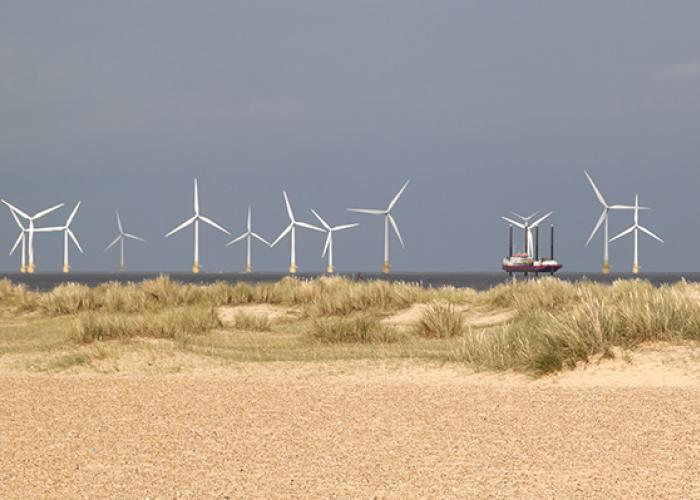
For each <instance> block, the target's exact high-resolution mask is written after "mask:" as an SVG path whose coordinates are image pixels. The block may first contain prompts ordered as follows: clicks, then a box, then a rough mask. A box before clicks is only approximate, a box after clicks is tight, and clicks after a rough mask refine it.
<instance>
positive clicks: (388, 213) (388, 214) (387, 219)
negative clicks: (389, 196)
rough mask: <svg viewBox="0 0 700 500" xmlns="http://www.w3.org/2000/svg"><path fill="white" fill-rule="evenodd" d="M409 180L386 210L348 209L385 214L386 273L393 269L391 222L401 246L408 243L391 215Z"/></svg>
mask: <svg viewBox="0 0 700 500" xmlns="http://www.w3.org/2000/svg"><path fill="white" fill-rule="evenodd" d="M409 182H411V181H410V180H408V181H406V183H405V184H404V185H403V187H402V188H401V190H399V192H398V193H396V196H394V199H393V200H391V202H390V203H389V206H388V207H386V209H385V210H378V209H373V208H348V211H350V212H356V213H359V214H370V215H383V216H384V267H383V272H384V273H388V272H389V271H390V270H391V264H390V263H389V224H391V226H392V227H393V228H394V232H395V233H396V236H397V237H398V238H399V242H400V243H401V247H402V248H406V245H404V243H403V238H401V233H400V232H399V226H398V225H397V224H396V220H395V219H394V217H393V216H392V215H391V211H392V210H393V208H394V206H395V205H396V202H397V201H399V198H400V197H401V195H402V194H403V192H404V190H405V189H406V187H408V183H409Z"/></svg>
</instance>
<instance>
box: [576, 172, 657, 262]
mask: <svg viewBox="0 0 700 500" xmlns="http://www.w3.org/2000/svg"><path fill="white" fill-rule="evenodd" d="M583 173H584V174H586V177H587V178H588V182H590V184H591V187H592V188H593V191H594V192H595V195H596V197H597V198H598V201H599V202H600V204H601V205H603V212H602V213H601V214H600V218H599V219H598V222H597V223H596V225H595V227H594V228H593V231H592V232H591V235H590V236H589V237H588V240H587V241H586V246H588V244H589V243H590V242H591V240H592V239H593V236H595V233H596V232H597V231H598V229H600V226H601V225H603V274H608V273H609V272H610V261H609V258H608V214H609V212H610V210H634V207H633V206H630V205H608V203H607V202H606V201H605V198H604V197H603V194H602V193H601V192H600V190H599V189H598V187H597V186H596V185H595V183H594V182H593V179H591V176H590V175H588V172H586V171H585V170H584V171H583ZM639 209H640V210H646V209H647V207H639Z"/></svg>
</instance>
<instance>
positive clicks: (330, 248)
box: [311, 208, 359, 273]
mask: <svg viewBox="0 0 700 500" xmlns="http://www.w3.org/2000/svg"><path fill="white" fill-rule="evenodd" d="M311 213H313V214H314V215H315V216H316V218H317V219H318V221H319V222H320V223H321V225H322V226H323V227H324V228H326V232H327V233H328V236H326V244H325V245H324V246H323V253H322V254H321V257H325V256H326V252H328V266H327V267H326V272H327V273H332V272H334V271H335V269H334V267H333V232H334V231H342V230H343V229H350V228H352V227H357V226H359V224H358V223H356V222H355V223H352V224H342V225H340V226H333V227H331V226H330V225H329V224H328V223H327V222H326V221H325V220H323V219H322V218H321V216H320V215H318V213H316V211H315V210H314V209H313V208H312V209H311Z"/></svg>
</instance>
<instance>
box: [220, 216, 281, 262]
mask: <svg viewBox="0 0 700 500" xmlns="http://www.w3.org/2000/svg"><path fill="white" fill-rule="evenodd" d="M244 238H245V239H246V265H245V272H247V273H252V272H253V256H252V250H251V238H255V239H256V240H258V241H260V242H262V243H265V244H266V245H267V246H271V244H270V242H268V241H267V240H266V239H265V238H263V237H262V236H260V235H259V234H257V233H254V232H253V229H252V220H251V208H250V206H248V218H247V220H246V231H245V233H243V234H242V235H240V236H238V237H236V238H235V239H233V240H231V241H229V242H228V243H226V246H227V247H228V246H231V245H233V244H234V243H238V242H239V241H241V240H242V239H244Z"/></svg>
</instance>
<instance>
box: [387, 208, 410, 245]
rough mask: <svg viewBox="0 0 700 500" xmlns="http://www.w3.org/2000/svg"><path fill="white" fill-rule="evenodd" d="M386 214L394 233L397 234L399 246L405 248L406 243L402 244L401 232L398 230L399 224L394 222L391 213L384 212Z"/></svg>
mask: <svg viewBox="0 0 700 500" xmlns="http://www.w3.org/2000/svg"><path fill="white" fill-rule="evenodd" d="M386 216H387V217H388V218H389V222H391V227H393V228H394V232H395V233H396V236H398V238H399V241H400V242H401V247H402V248H406V245H404V244H403V238H402V237H401V233H400V232H399V226H398V225H397V224H396V221H395V220H394V217H392V215H391V214H386Z"/></svg>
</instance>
